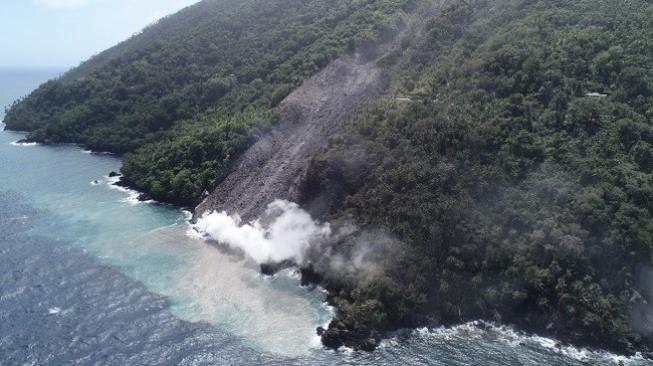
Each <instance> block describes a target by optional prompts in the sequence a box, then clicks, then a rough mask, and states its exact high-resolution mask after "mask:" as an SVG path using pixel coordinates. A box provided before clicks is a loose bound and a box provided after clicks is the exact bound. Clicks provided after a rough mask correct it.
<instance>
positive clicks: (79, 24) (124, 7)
mask: <svg viewBox="0 0 653 366" xmlns="http://www.w3.org/2000/svg"><path fill="white" fill-rule="evenodd" d="M197 1H198V0H0V67H4V68H41V67H44V68H69V67H73V66H76V65H78V64H79V63H80V62H82V61H84V60H86V59H88V58H90V57H91V56H93V55H95V54H97V53H99V52H101V51H103V50H105V49H107V48H109V47H111V46H113V45H115V44H117V43H119V42H120V41H123V40H125V39H127V38H129V37H130V36H131V35H132V34H134V33H137V32H139V31H140V30H141V29H143V28H144V27H145V26H147V25H148V24H151V23H153V22H155V21H156V20H158V19H160V18H161V17H163V16H166V15H169V14H172V13H175V12H176V11H178V10H179V9H182V8H184V7H186V6H188V5H191V4H193V3H196V2H197Z"/></svg>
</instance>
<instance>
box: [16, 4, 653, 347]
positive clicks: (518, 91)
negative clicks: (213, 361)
mask: <svg viewBox="0 0 653 366" xmlns="http://www.w3.org/2000/svg"><path fill="white" fill-rule="evenodd" d="M416 2H417V0H414V1H411V0H356V1H352V0H269V1H266V2H265V3H266V6H261V3H260V2H258V1H254V0H222V1H209V0H205V1H203V2H201V3H200V4H198V5H196V6H193V7H190V8H188V9H186V10H184V11H182V12H181V13H179V14H177V15H175V16H173V17H170V18H168V19H165V20H163V21H161V22H159V23H158V24H155V25H153V26H151V27H150V28H148V29H146V30H145V31H144V32H143V33H142V34H141V35H138V36H135V37H134V38H132V39H130V40H128V41H126V42H124V43H123V44H121V45H119V46H117V47H116V48H114V49H111V50H108V51H106V52H104V53H102V54H100V55H98V57H96V58H94V59H92V60H90V61H88V62H86V63H84V64H82V65H81V66H80V67H79V68H77V69H75V70H73V71H71V72H70V73H68V74H67V75H66V76H64V77H63V78H61V79H60V80H55V81H51V82H48V83H46V84H44V85H43V86H41V87H40V88H39V89H38V90H36V91H35V92H34V93H32V94H31V95H30V96H29V97H27V98H26V99H24V100H22V101H19V102H17V103H16V104H14V105H13V106H12V107H11V108H10V109H9V111H8V113H7V116H6V119H5V122H6V123H7V126H8V127H9V128H10V129H20V130H28V131H30V135H29V139H31V140H35V141H43V142H76V143H81V144H83V145H85V146H87V147H90V148H92V149H95V150H108V151H113V152H117V153H127V155H126V156H125V160H124V167H123V173H124V174H125V175H126V178H127V180H128V181H129V182H130V183H131V184H133V185H135V186H136V187H138V188H140V189H142V190H145V191H147V192H148V193H150V194H151V195H152V196H153V197H154V198H155V199H157V200H162V201H167V202H173V203H176V204H179V205H185V206H187V205H192V204H194V203H197V202H198V201H199V200H200V198H201V197H202V194H203V192H204V191H205V190H207V189H210V188H211V187H212V186H213V185H214V184H215V182H216V181H218V180H219V179H220V178H221V175H222V174H224V172H225V168H226V167H227V166H228V165H229V164H230V163H231V162H232V161H233V159H234V158H235V157H237V156H238V155H239V154H240V153H241V152H242V151H243V150H244V149H245V148H247V147H248V146H250V144H251V143H252V141H254V140H255V139H256V138H257V136H258V135H259V134H261V133H264V132H265V131H266V130H267V129H269V128H270V127H271V126H272V125H273V124H274V123H275V121H276V120H277V119H278V116H277V113H276V112H275V109H274V107H275V106H277V105H278V104H279V103H280V102H281V101H282V100H283V98H284V97H285V96H286V95H288V93H290V91H291V90H293V88H295V87H296V86H298V85H299V84H300V83H301V82H302V81H303V80H305V79H306V78H307V77H309V76H310V75H312V74H314V73H315V72H317V71H318V70H319V69H320V68H322V67H323V66H325V65H326V64H327V63H328V62H329V61H330V60H333V59H334V58H335V57H338V56H339V55H341V54H343V53H344V52H346V51H347V50H351V49H352V47H354V46H355V45H358V44H361V43H366V42H368V41H370V40H373V39H375V38H377V37H378V36H379V35H380V33H381V32H382V31H383V30H384V29H386V28H388V27H392V26H394V25H395V24H396V23H397V21H398V20H399V17H401V15H402V11H403V10H405V9H407V7H409V6H412V5H414V4H413V3H416ZM452 4H453V5H451V6H449V7H447V8H446V10H445V11H443V12H442V14H440V15H439V16H437V17H435V18H434V19H432V20H431V21H430V22H429V24H428V26H427V29H426V30H425V32H424V33H423V34H421V35H415V38H414V39H412V40H407V41H406V42H404V44H402V49H400V50H397V52H396V53H395V54H394V55H391V56H390V57H386V58H385V59H384V61H383V62H384V63H385V66H386V67H387V72H388V75H389V76H390V78H391V87H390V90H391V92H392V95H394V96H397V97H399V96H401V97H402V98H400V99H397V98H387V100H385V101H381V102H379V103H376V104H374V105H373V106H371V107H370V108H369V110H368V111H367V112H366V113H365V114H362V115H361V116H358V117H357V118H356V119H355V120H354V121H353V122H352V125H351V126H350V128H348V130H347V131H346V132H345V133H343V134H342V135H340V136H338V137H337V138H334V139H333V141H331V146H330V149H329V151H327V152H326V153H325V154H323V155H322V156H319V157H317V158H315V159H314V161H313V162H312V168H311V170H310V171H309V174H308V176H307V179H306V182H305V185H304V188H306V189H305V200H306V202H310V201H311V200H313V199H315V198H320V197H324V196H325V195H326V196H327V197H328V198H329V199H328V200H327V202H328V203H329V204H330V205H331V206H330V207H329V208H328V212H327V213H326V214H325V215H326V216H327V218H329V219H333V221H334V222H337V221H338V219H340V218H342V217H353V218H355V219H356V220H357V223H358V225H359V226H360V227H362V228H364V229H366V230H367V232H373V233H381V234H378V235H377V234H375V235H376V236H374V235H372V236H371V237H366V238H365V240H366V241H368V242H369V243H371V244H370V245H382V246H383V248H382V249H383V250H379V251H378V253H380V254H379V258H376V263H375V264H376V266H372V267H371V269H370V268H368V269H366V270H365V271H359V272H356V273H349V272H348V273H340V274H333V273H326V274H324V273H322V274H318V275H322V276H323V278H322V279H321V281H322V283H323V284H324V285H325V286H327V287H328V288H329V289H330V290H331V293H332V295H333V299H332V300H333V302H334V303H335V304H336V305H337V307H338V314H337V317H336V319H335V320H334V321H333V322H332V324H331V325H330V329H328V330H327V331H326V333H325V334H324V336H323V339H324V341H325V343H326V344H328V345H331V346H338V345H340V344H342V343H343V342H344V343H346V344H348V345H352V346H355V347H361V348H371V347H373V343H374V339H378V338H379V337H380V336H381V333H380V332H382V331H384V330H391V329H396V328H398V327H404V326H414V325H423V324H452V323H458V322H462V321H469V320H476V319H479V318H481V319H486V320H496V321H499V322H506V323H512V324H516V325H518V326H519V327H521V328H522V329H526V330H533V331H537V332H539V333H544V334H548V335H552V336H554V337H556V338H558V339H561V340H564V341H568V342H572V343H574V344H579V345H590V346H597V347H603V348H608V349H611V350H616V351H618V352H626V353H630V352H633V351H635V350H646V349H649V347H651V346H652V345H653V323H652V321H651V319H653V313H652V310H651V306H650V305H649V304H651V303H652V302H653V286H652V285H653V282H651V280H653V263H652V261H653V252H652V249H653V218H652V213H653V206H652V203H653V4H652V3H651V1H645V0H633V1H621V2H617V1H612V0H578V1H564V0H537V1H536V0H465V1H452ZM405 98H410V100H406V99H405ZM361 235H363V234H361ZM374 238H376V239H374ZM356 240H362V239H361V237H360V236H359V237H356V238H354V239H353V240H343V241H342V243H340V244H339V248H338V249H339V250H340V251H341V252H343V253H346V252H347V251H354V250H355V245H356V243H355V242H356ZM381 242H383V244H379V243H381ZM388 243H391V244H388ZM379 248H380V247H379ZM370 339H372V341H370Z"/></svg>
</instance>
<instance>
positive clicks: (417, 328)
mask: <svg viewBox="0 0 653 366" xmlns="http://www.w3.org/2000/svg"><path fill="white" fill-rule="evenodd" d="M0 127H4V126H0ZM8 131H10V132H17V133H21V131H12V130H8ZM12 145H15V146H20V147H29V146H36V145H39V143H36V145H35V144H34V143H29V144H27V145H26V144H21V143H19V142H18V141H15V142H14V143H12ZM43 145H63V144H58V143H57V144H43ZM69 145H74V146H75V147H76V148H78V149H80V151H81V152H82V153H88V151H89V150H86V149H85V148H84V147H82V146H80V145H78V144H69ZM91 153H98V154H104V153H102V152H95V151H91ZM113 173H114V174H113V176H110V175H111V173H109V175H107V176H105V178H106V179H107V183H108V185H109V186H110V187H112V188H113V189H118V190H121V191H123V192H126V193H129V194H130V196H129V197H128V198H127V200H128V201H129V202H130V203H139V202H143V203H152V204H166V205H171V206H174V207H176V208H179V209H181V210H184V211H185V212H186V213H187V215H186V216H187V219H188V223H189V224H191V218H192V212H193V210H188V209H187V208H183V207H179V206H176V205H174V204H170V203H163V202H158V201H154V200H151V199H145V198H147V196H143V195H144V194H145V193H144V192H141V191H138V190H137V189H135V188H134V187H133V186H131V185H129V184H126V183H124V182H123V181H122V180H121V179H120V178H121V177H122V176H121V175H120V174H118V173H116V172H113ZM296 268H297V270H299V271H300V273H301V284H302V285H303V286H312V285H318V286H322V285H323V284H322V283H321V282H320V280H319V278H318V277H315V276H314V275H315V274H311V273H310V271H307V269H305V268H301V267H296ZM320 288H321V289H323V290H322V291H324V292H326V295H327V301H326V302H325V303H326V304H328V306H330V307H331V308H332V309H333V310H334V312H336V311H337V307H336V304H335V303H334V302H333V301H332V300H333V294H334V293H336V292H337V291H336V289H333V288H331V289H329V288H328V286H326V287H320ZM425 316H426V314H425ZM510 323H511V322H508V324H510ZM324 328H325V329H327V328H328V325H327V326H325V327H324ZM472 328H473V329H472ZM316 331H317V329H316ZM407 331H408V332H409V333H410V334H419V335H428V334H440V335H441V334H443V333H445V334H446V333H447V332H463V333H464V332H466V333H469V334H472V335H473V336H477V335H474V334H475V333H476V332H486V333H487V332H488V331H493V332H498V333H501V334H504V338H505V340H506V342H509V343H510V340H511V339H513V340H515V341H514V342H512V343H513V345H515V346H522V345H521V344H520V343H519V341H520V340H524V339H526V340H531V341H533V342H539V343H541V345H542V346H543V347H545V348H549V349H552V350H555V351H556V352H558V353H561V354H564V355H566V356H568V357H572V358H575V359H577V360H579V361H582V360H583V358H584V357H585V358H586V357H598V356H600V357H605V358H611V359H614V360H617V361H623V362H630V361H637V360H653V355H651V354H648V353H647V352H644V353H642V352H637V351H633V350H628V349H621V350H616V349H610V348H601V347H597V346H596V345H592V344H588V345H572V344H570V343H568V342H566V341H565V340H564V339H557V338H556V337H553V336H552V334H547V332H546V331H543V330H541V329H536V328H533V329H525V327H524V326H523V325H518V324H517V325H514V326H512V325H505V324H496V323H492V322H486V321H484V320H475V321H471V322H464V321H462V322H455V321H451V322H445V324H435V323H429V322H426V321H425V322H421V323H419V324H414V325H412V326H411V327H410V328H409V329H408V330H407ZM405 332H406V329H403V328H398V329H394V330H392V329H391V330H388V331H381V332H378V335H379V336H378V338H377V339H375V344H374V345H373V347H369V346H370V345H369V344H368V345H364V342H366V341H368V340H369V338H368V337H360V338H359V339H358V342H360V343H359V344H358V345H357V344H356V342H351V338H350V344H345V342H343V345H339V346H338V347H328V346H326V348H331V349H336V350H339V351H343V352H347V349H349V350H351V351H355V350H372V349H375V348H377V347H387V346H388V344H392V342H395V341H401V339H402V337H403V336H399V337H397V336H396V334H398V333H399V334H404V333H405ZM321 343H322V344H323V345H324V338H321ZM361 345H363V347H361ZM585 346H587V347H585ZM588 355H589V356H588Z"/></svg>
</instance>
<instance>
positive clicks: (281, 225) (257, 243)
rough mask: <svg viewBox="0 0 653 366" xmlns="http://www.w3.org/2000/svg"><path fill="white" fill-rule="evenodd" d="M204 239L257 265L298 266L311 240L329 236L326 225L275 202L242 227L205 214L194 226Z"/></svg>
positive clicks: (222, 215)
mask: <svg viewBox="0 0 653 366" xmlns="http://www.w3.org/2000/svg"><path fill="white" fill-rule="evenodd" d="M194 228H195V230H197V231H198V232H199V233H201V234H202V236H203V237H204V238H205V239H210V240H215V241H217V242H219V243H221V244H225V245H227V246H229V247H231V248H238V249H241V250H243V251H244V252H245V253H246V254H247V255H248V256H249V257H251V258H252V259H253V260H254V261H256V262H257V263H267V262H282V261H285V260H293V261H295V262H296V263H302V261H303V259H304V255H305V253H306V250H307V249H308V247H309V245H310V244H311V242H312V241H313V240H318V239H320V238H324V237H328V236H329V235H331V228H330V226H329V224H319V223H317V222H315V221H314V220H313V218H311V215H310V214H308V212H306V211H304V210H302V209H301V208H300V207H299V205H297V204H296V203H292V202H288V201H283V200H276V201H274V202H272V203H270V204H269V205H268V208H267V209H266V211H265V213H264V214H263V215H262V217H261V218H259V219H257V220H255V221H253V222H251V223H243V222H242V220H241V218H240V216H239V215H233V216H231V215H229V214H228V213H227V212H213V213H209V214H205V215H204V216H203V217H202V218H201V219H200V220H199V221H198V222H197V224H195V225H194Z"/></svg>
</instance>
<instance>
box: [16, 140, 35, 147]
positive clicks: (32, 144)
mask: <svg viewBox="0 0 653 366" xmlns="http://www.w3.org/2000/svg"><path fill="white" fill-rule="evenodd" d="M11 145H13V146H22V147H30V146H37V145H39V143H38V142H19V141H14V142H12V143H11Z"/></svg>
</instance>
